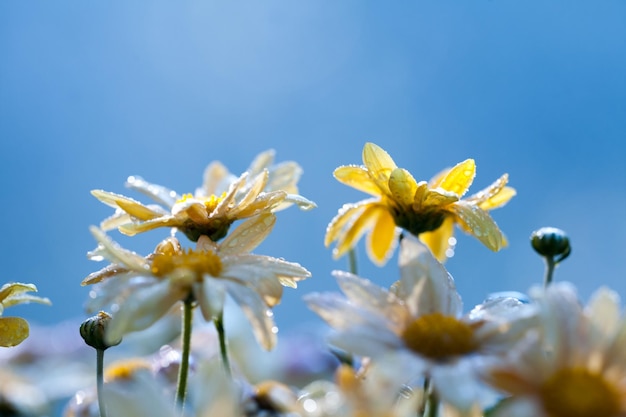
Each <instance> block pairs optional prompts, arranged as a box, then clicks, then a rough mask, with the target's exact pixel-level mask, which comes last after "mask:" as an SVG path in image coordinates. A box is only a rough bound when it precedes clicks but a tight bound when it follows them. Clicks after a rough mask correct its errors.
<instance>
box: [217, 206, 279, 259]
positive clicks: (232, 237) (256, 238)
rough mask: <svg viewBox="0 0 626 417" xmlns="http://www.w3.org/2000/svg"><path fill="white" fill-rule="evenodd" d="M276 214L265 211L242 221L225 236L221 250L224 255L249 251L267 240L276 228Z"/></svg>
mask: <svg viewBox="0 0 626 417" xmlns="http://www.w3.org/2000/svg"><path fill="white" fill-rule="evenodd" d="M275 223H276V216H275V215H274V214H272V213H263V214H260V215H258V216H255V217H252V218H250V219H248V220H246V221H245V222H243V223H241V224H240V225H239V226H237V228H236V229H235V230H233V231H232V232H230V234H229V235H228V236H226V237H225V238H224V240H223V241H222V243H221V245H220V252H221V253H222V254H224V255H237V254H244V253H249V252H251V251H252V250H254V249H255V248H256V247H257V246H259V245H260V244H261V242H263V240H265V238H266V237H267V236H268V235H269V233H270V232H271V231H272V229H273V228H274V224H275Z"/></svg>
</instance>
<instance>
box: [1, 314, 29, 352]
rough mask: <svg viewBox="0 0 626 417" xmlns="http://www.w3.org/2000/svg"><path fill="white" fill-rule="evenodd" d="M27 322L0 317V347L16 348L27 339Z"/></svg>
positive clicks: (17, 318) (15, 318)
mask: <svg viewBox="0 0 626 417" xmlns="http://www.w3.org/2000/svg"><path fill="white" fill-rule="evenodd" d="M28 332H29V329H28V322H27V321H26V320H24V319H23V318H21V317H0V346H3V347H12V346H17V345H19V344H20V343H22V342H23V341H24V339H26V338H27V337H28Z"/></svg>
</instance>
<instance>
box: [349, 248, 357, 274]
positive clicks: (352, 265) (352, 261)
mask: <svg viewBox="0 0 626 417" xmlns="http://www.w3.org/2000/svg"><path fill="white" fill-rule="evenodd" d="M348 268H349V269H348V270H349V271H350V273H351V274H354V275H357V273H358V269H357V260H356V251H355V250H354V248H352V249H350V250H349V251H348Z"/></svg>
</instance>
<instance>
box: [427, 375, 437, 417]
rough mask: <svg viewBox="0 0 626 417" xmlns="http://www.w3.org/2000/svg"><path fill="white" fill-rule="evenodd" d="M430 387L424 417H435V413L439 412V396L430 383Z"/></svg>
mask: <svg viewBox="0 0 626 417" xmlns="http://www.w3.org/2000/svg"><path fill="white" fill-rule="evenodd" d="M429 385H430V390H429V392H428V399H427V401H428V404H427V408H426V417H437V414H438V413H437V411H438V410H439V396H438V395H437V392H436V391H435V389H434V387H433V386H432V383H430V384H429Z"/></svg>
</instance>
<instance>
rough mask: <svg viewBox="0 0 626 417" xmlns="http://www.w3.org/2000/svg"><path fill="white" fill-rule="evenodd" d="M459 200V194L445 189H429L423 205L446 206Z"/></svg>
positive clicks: (423, 198) (423, 199)
mask: <svg viewBox="0 0 626 417" xmlns="http://www.w3.org/2000/svg"><path fill="white" fill-rule="evenodd" d="M458 200H459V196H458V195H457V194H455V193H453V192H450V191H445V190H443V189H437V190H428V191H427V192H426V193H425V194H424V196H423V197H422V204H421V207H444V206H447V205H449V204H452V203H454V202H455V201H458Z"/></svg>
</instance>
